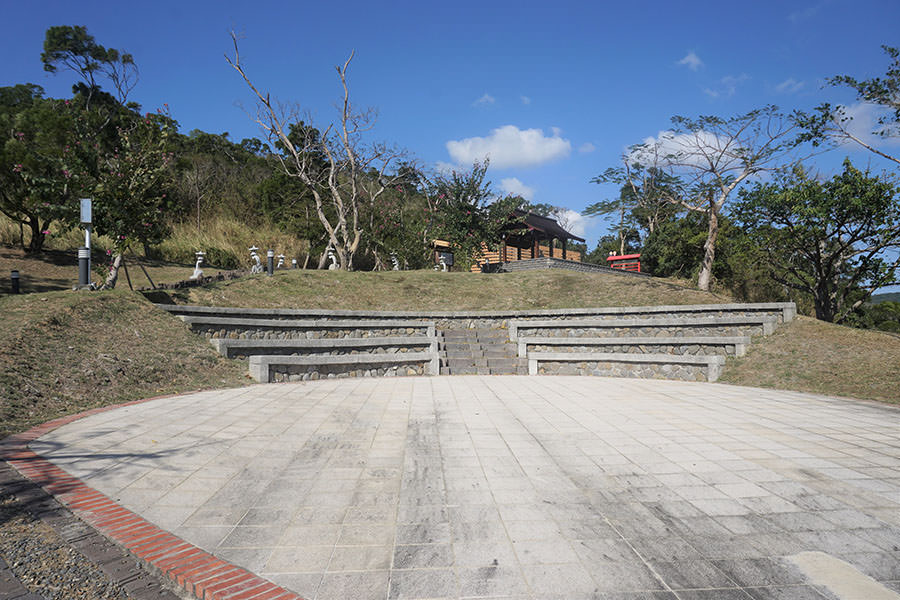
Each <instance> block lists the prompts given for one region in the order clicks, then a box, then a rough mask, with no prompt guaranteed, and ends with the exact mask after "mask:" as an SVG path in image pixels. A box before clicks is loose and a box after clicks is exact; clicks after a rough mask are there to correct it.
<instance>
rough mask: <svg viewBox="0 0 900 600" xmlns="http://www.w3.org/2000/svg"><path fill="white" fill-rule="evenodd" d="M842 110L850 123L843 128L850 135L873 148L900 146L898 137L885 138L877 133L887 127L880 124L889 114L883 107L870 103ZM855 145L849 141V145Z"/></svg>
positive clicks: (845, 123) (843, 107)
mask: <svg viewBox="0 0 900 600" xmlns="http://www.w3.org/2000/svg"><path fill="white" fill-rule="evenodd" d="M841 109H842V110H843V113H844V116H845V117H848V118H849V120H848V121H845V122H844V123H843V126H844V128H845V129H846V130H847V132H848V133H849V134H850V135H852V136H854V137H856V138H859V139H860V140H862V141H863V142H865V143H866V144H868V145H870V146H872V147H873V148H884V147H886V146H896V145H898V144H900V138H898V137H897V136H896V135H891V136H887V137H885V136H880V135H878V133H876V132H878V131H881V130H883V129H884V127H885V126H884V125H881V124H880V123H879V122H878V119H879V118H880V117H883V116H885V115H886V114H887V111H886V110H885V109H884V107H883V106H879V105H877V104H871V103H869V102H857V103H856V104H851V105H849V106H842V107H841ZM853 143H854V142H853V141H851V140H847V144H853Z"/></svg>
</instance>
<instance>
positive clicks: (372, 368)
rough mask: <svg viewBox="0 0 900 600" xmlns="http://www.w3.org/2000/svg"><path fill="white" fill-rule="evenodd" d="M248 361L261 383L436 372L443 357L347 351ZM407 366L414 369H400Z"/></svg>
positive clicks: (432, 354)
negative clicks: (336, 354) (326, 354)
mask: <svg viewBox="0 0 900 600" xmlns="http://www.w3.org/2000/svg"><path fill="white" fill-rule="evenodd" d="M249 363H250V376H251V377H253V379H255V380H256V381H259V382H262V383H269V382H276V381H305V380H307V379H320V378H324V377H327V376H329V375H337V374H345V375H346V374H349V375H351V376H354V375H355V376H362V377H366V376H372V375H377V376H391V375H398V374H400V375H402V374H410V375H437V374H439V372H440V359H439V357H438V353H437V352H404V353H397V354H348V355H343V356H280V355H253V356H251V357H250V360H249ZM417 363H418V366H417V367H416V366H415V365H416V364H417ZM410 365H413V366H410ZM404 366H406V367H407V368H408V369H409V370H411V371H412V372H408V373H403V372H402V371H400V369H403V368H404ZM373 372H374V373H373ZM367 373H368V375H367Z"/></svg>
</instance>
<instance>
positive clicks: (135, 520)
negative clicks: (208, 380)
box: [0, 396, 303, 600]
mask: <svg viewBox="0 0 900 600" xmlns="http://www.w3.org/2000/svg"><path fill="white" fill-rule="evenodd" d="M164 397H172V396H160V397H157V398H147V399H144V400H136V401H134V402H126V403H123V404H115V405H112V406H104V407H101V408H95V409H92V410H88V411H85V412H82V413H79V414H76V415H69V416H66V417H62V418H59V419H54V420H53V421H48V422H47V423H44V424H43V425H38V426H37V427H34V428H32V429H29V430H28V431H26V432H23V433H19V434H15V435H11V436H9V437H8V438H6V439H4V440H3V441H2V442H0V460H5V461H6V462H7V463H9V464H10V465H11V466H12V467H13V468H15V469H16V470H17V471H18V472H19V473H21V474H22V475H23V476H25V477H26V478H28V479H29V480H31V481H32V482H34V483H35V484H37V485H40V486H41V487H42V488H44V489H45V490H46V491H47V492H48V493H50V494H51V495H53V496H54V497H55V498H56V499H57V500H58V501H59V502H60V503H62V504H63V505H64V506H66V507H67V508H68V509H69V510H71V511H72V512H73V513H74V514H75V515H76V516H78V517H79V518H81V519H82V520H83V521H85V522H86V523H88V524H89V525H91V526H92V527H93V528H94V529H96V530H97V531H98V532H99V533H101V534H102V535H103V536H105V537H107V538H109V539H110V540H112V541H114V542H115V543H117V544H118V545H119V546H121V547H122V548H124V549H125V550H127V551H128V552H129V553H131V554H132V555H133V556H135V557H136V558H138V559H140V560H141V561H142V562H143V563H144V565H145V566H147V567H148V568H149V569H150V570H152V571H155V572H157V573H159V574H160V575H162V576H163V577H165V578H167V579H169V580H170V581H172V582H174V583H175V584H176V585H177V586H178V587H180V588H181V589H183V590H185V591H186V592H188V593H190V594H192V595H193V596H194V597H196V598H198V599H200V600H303V599H302V598H301V597H300V596H298V595H297V594H295V593H293V592H290V591H288V590H285V589H284V588H282V587H279V586H277V585H275V584H274V583H272V582H270V581H267V580H265V579H263V578H261V577H259V576H258V575H255V574H254V573H251V572H250V571H247V570H246V569H243V568H241V567H238V566H235V565H233V564H231V563H230V562H228V561H225V560H222V559H220V558H216V557H215V556H213V555H212V554H209V553H208V552H206V551H204V550H201V549H200V548H197V547H196V546H194V545H192V544H189V543H188V542H185V541H184V540H182V539H181V538H179V537H178V536H176V535H173V534H171V533H169V532H168V531H166V530H164V529H161V528H159V527H157V526H156V525H154V524H152V523H150V522H149V521H146V520H145V519H143V518H142V517H141V516H139V515H137V514H135V513H133V512H131V511H130V510H128V509H126V508H123V507H122V506H119V505H118V504H117V503H116V502H114V501H113V500H111V499H110V498H109V497H107V496H105V495H104V494H101V493H100V492H98V491H97V490H95V489H93V488H91V487H90V486H88V485H86V484H85V483H84V482H82V481H81V480H80V479H78V478H77V477H73V476H72V475H69V474H68V473H66V472H65V471H64V470H62V469H60V468H59V467H57V466H56V465H54V464H53V463H51V462H49V461H47V460H45V459H43V458H41V457H40V456H39V455H37V454H35V453H34V452H33V451H32V450H31V449H30V448H29V447H28V444H29V443H30V442H32V441H34V440H36V439H37V438H39V437H41V436H42V435H45V434H47V433H49V432H50V431H53V430H54V429H56V428H58V427H61V426H63V425H66V424H68V423H71V422H73V421H77V420H78V419H81V418H84V417H87V416H90V415H94V414H97V413H101V412H105V411H107V410H112V409H114V408H121V407H123V406H131V405H134V404H139V403H142V402H149V401H150V400H157V399H159V398H164Z"/></svg>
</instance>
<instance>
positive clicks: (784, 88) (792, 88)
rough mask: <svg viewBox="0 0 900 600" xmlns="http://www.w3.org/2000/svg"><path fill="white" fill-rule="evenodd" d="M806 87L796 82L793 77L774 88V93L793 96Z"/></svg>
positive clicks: (803, 83) (802, 82)
mask: <svg viewBox="0 0 900 600" xmlns="http://www.w3.org/2000/svg"><path fill="white" fill-rule="evenodd" d="M805 85H806V82H804V81H797V80H796V79H794V78H793V77H789V78H787V79H785V80H784V81H782V82H781V83H779V84H778V85H776V86H775V91H776V92H778V93H779V94H794V93H796V92H799V91H800V90H801V89H803V86H805Z"/></svg>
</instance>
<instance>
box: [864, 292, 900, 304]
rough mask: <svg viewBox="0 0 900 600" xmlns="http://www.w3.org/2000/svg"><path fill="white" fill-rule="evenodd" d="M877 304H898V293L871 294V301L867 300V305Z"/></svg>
mask: <svg viewBox="0 0 900 600" xmlns="http://www.w3.org/2000/svg"><path fill="white" fill-rule="evenodd" d="M879 302H900V292H886V293H884V294H872V299H871V300H869V304H878V303H879Z"/></svg>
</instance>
